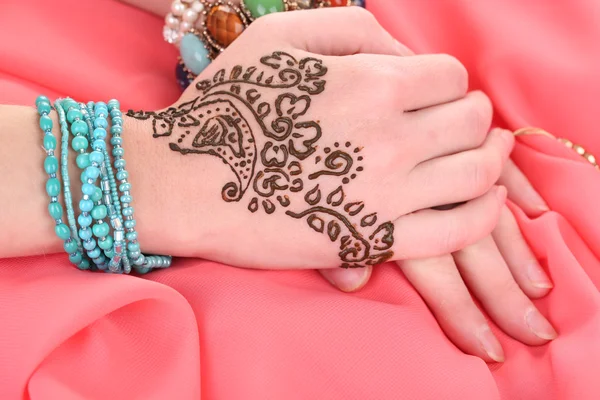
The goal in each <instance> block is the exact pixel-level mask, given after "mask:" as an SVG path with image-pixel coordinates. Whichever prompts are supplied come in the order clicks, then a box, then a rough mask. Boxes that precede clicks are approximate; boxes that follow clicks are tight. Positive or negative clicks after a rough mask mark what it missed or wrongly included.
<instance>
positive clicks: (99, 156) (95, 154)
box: [90, 142, 104, 164]
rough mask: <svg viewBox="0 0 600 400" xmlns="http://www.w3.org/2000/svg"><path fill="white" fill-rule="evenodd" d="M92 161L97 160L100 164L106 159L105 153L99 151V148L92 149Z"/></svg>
mask: <svg viewBox="0 0 600 400" xmlns="http://www.w3.org/2000/svg"><path fill="white" fill-rule="evenodd" d="M94 143H96V142H94ZM90 161H91V162H93V163H94V162H95V163H98V164H100V163H102V161H104V154H102V153H101V152H99V151H97V150H96V151H92V152H91V153H90Z"/></svg>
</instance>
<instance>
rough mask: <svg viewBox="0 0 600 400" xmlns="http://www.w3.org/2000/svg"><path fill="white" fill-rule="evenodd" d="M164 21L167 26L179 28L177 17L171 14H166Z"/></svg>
mask: <svg viewBox="0 0 600 400" xmlns="http://www.w3.org/2000/svg"><path fill="white" fill-rule="evenodd" d="M165 23H166V24H167V26H168V27H169V28H172V29H177V28H179V19H178V18H177V17H176V16H174V15H173V14H167V16H166V17H165Z"/></svg>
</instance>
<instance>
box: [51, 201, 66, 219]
mask: <svg viewBox="0 0 600 400" xmlns="http://www.w3.org/2000/svg"><path fill="white" fill-rule="evenodd" d="M48 213H49V214H50V216H51V217H52V219H59V218H61V217H62V213H63V210H62V206H61V205H60V203H50V204H48Z"/></svg>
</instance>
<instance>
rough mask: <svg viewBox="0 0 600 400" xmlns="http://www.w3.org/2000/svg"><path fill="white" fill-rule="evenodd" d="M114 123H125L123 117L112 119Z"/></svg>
mask: <svg viewBox="0 0 600 400" xmlns="http://www.w3.org/2000/svg"><path fill="white" fill-rule="evenodd" d="M112 122H113V125H123V118H121V117H114V118H113V119H112Z"/></svg>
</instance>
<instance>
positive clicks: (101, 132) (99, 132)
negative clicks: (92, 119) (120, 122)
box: [94, 128, 106, 139]
mask: <svg viewBox="0 0 600 400" xmlns="http://www.w3.org/2000/svg"><path fill="white" fill-rule="evenodd" d="M105 138H106V129H104V128H96V129H94V139H105Z"/></svg>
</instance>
